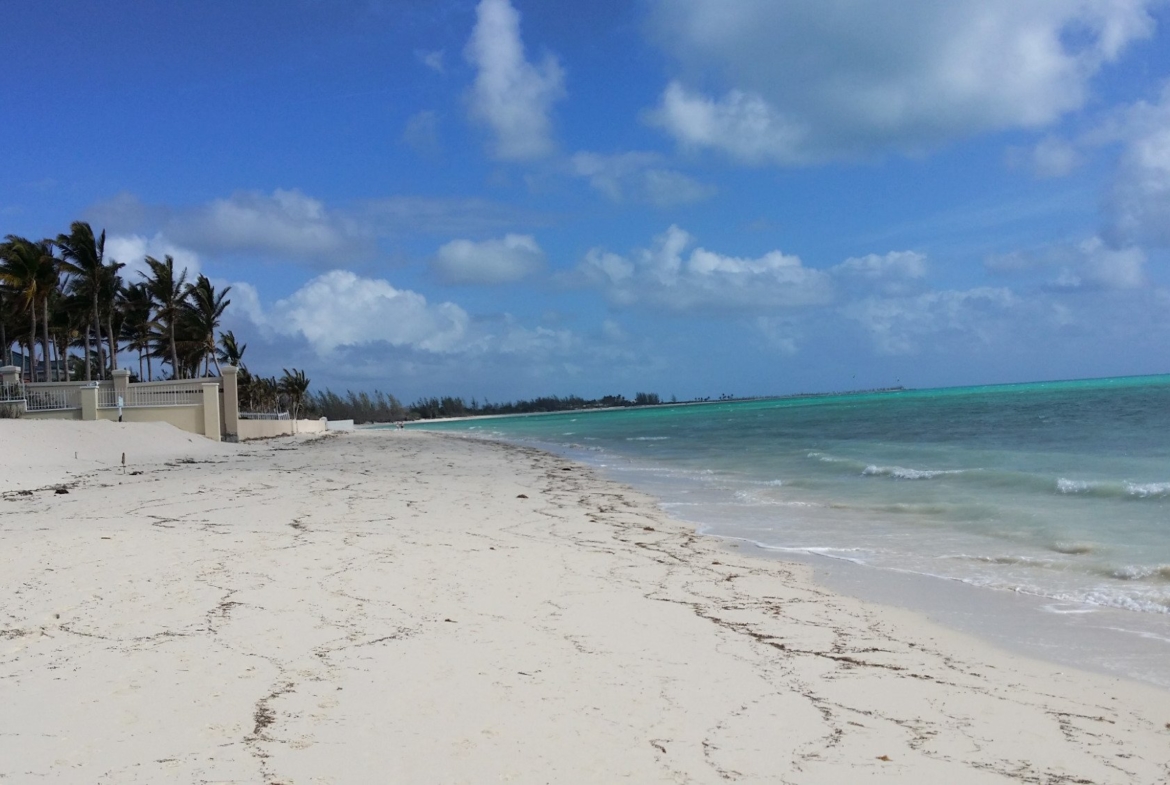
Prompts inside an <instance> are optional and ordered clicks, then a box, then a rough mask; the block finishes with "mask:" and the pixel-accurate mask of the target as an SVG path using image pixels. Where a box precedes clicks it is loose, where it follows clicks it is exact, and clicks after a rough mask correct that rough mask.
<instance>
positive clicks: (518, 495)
mask: <svg viewBox="0 0 1170 785" xmlns="http://www.w3.org/2000/svg"><path fill="white" fill-rule="evenodd" d="M516 498H517V499H527V498H528V494H526V493H518V494H516Z"/></svg>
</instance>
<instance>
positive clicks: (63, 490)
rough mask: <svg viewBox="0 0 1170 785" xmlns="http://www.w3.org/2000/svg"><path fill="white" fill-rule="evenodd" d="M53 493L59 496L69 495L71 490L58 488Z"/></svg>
mask: <svg viewBox="0 0 1170 785" xmlns="http://www.w3.org/2000/svg"><path fill="white" fill-rule="evenodd" d="M53 493H55V494H57V495H60V494H62V493H69V489H68V488H56V489H54V490H53Z"/></svg>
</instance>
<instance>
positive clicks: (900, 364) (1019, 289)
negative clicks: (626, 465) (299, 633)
mask: <svg viewBox="0 0 1170 785" xmlns="http://www.w3.org/2000/svg"><path fill="white" fill-rule="evenodd" d="M0 29H3V30H5V31H6V32H7V34H6V35H5V43H4V49H3V55H2V56H3V67H2V68H0V173H2V174H0V235H6V234H17V235H21V236H26V237H31V238H39V237H55V236H56V235H57V234H58V233H60V232H65V231H67V230H68V226H69V224H70V223H71V222H72V221H75V220H86V221H89V222H90V223H91V224H93V226H94V227H95V229H104V230H105V231H106V232H107V238H108V239H107V246H106V250H107V256H108V257H110V258H115V259H117V260H118V261H119V262H122V263H124V264H126V265H127V268H126V270H125V271H124V273H125V274H126V275H127V277H128V278H129V279H130V280H134V279H135V278H136V277H137V275H138V273H139V271H140V270H141V269H143V266H144V265H143V261H142V260H143V258H144V257H145V256H146V255H152V256H155V257H157V258H162V257H163V255H165V254H171V255H173V256H174V258H175V259H176V261H177V262H178V263H179V264H180V265H183V266H185V267H186V268H187V269H188V271H189V273H190V274H191V275H192V276H194V275H195V274H196V273H203V274H206V275H207V276H208V277H210V278H211V279H212V280H213V281H214V282H215V283H216V284H217V285H219V286H231V292H230V294H229V297H230V299H231V301H232V304H231V306H230V307H229V309H228V314H227V317H226V319H225V324H224V327H225V329H231V330H233V331H234V332H235V334H236V336H237V338H238V339H239V340H240V341H241V342H243V343H246V344H247V347H248V348H247V350H246V354H245V357H244V361H245V363H246V364H247V365H248V366H249V368H250V369H251V370H252V371H253V372H256V373H261V374H265V375H272V374H275V375H279V374H280V373H281V370H282V369H283V368H293V367H295V368H300V369H303V370H305V371H306V373H307V374H308V376H309V377H310V379H311V380H312V382H313V387H314V388H316V389H323V388H325V387H330V388H333V389H334V390H345V389H353V390H368V391H373V390H375V389H379V390H383V391H385V392H389V393H392V394H395V395H397V396H398V397H399V398H401V399H403V400H404V401H407V402H409V401H412V400H414V399H416V398H417V397H420V396H424V395H425V396H430V395H460V396H463V397H465V398H469V399H470V398H472V397H475V398H477V399H479V400H484V399H488V400H492V401H501V400H510V399H515V398H521V397H532V396H536V395H545V394H557V395H567V394H578V395H584V396H587V397H593V396H601V395H605V394H617V393H622V394H625V395H627V396H630V397H632V395H633V394H634V393H635V392H638V391H647V392H657V393H659V394H660V395H662V396H664V397H667V398H669V397H670V396H677V397H678V398H679V399H680V400H687V399H690V398H693V397H697V396H713V397H714V396H718V395H720V394H734V395H761V394H785V393H796V392H817V391H831V390H849V389H868V388H877V387H888V386H894V385H902V386H907V387H934V386H950V385H965V384H982V383H997V382H1014V381H1030V380H1038V379H1064V378H1084V377H1091V376H1116V375H1130V374H1148V373H1164V372H1167V371H1170V264H1168V262H1170V4H1168V3H1167V2H1165V1H1164V0H945V2H944V1H943V0H933V1H932V0H901V1H900V2H898V3H889V2H879V1H878V0H784V1H783V2H778V1H777V0H622V1H619V0H594V1H593V2H589V3H571V4H570V3H560V2H548V1H547V0H545V2H538V1H537V0H481V1H480V2H474V1H473V0H466V1H465V0H452V1H447V0H251V2H247V3H240V2H237V1H236V0H231V1H228V0H202V1H201V2H198V3H196V2H177V3H161V2H159V3H142V2H138V1H137V0H134V1H131V0H107V1H106V2H103V3H93V2H89V0H84V1H83V0H5V1H4V2H3V3H2V4H0Z"/></svg>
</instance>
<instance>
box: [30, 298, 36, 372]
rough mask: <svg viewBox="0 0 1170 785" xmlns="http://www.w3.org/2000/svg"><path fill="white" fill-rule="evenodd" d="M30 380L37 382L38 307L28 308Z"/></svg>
mask: <svg viewBox="0 0 1170 785" xmlns="http://www.w3.org/2000/svg"><path fill="white" fill-rule="evenodd" d="M28 324H29V328H28V380H29V381H30V382H35V381H36V380H37V307H36V305H29V307H28Z"/></svg>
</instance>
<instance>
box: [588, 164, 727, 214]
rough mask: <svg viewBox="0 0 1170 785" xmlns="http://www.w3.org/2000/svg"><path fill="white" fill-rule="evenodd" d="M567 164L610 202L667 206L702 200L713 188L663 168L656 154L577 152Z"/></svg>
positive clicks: (713, 190)
mask: <svg viewBox="0 0 1170 785" xmlns="http://www.w3.org/2000/svg"><path fill="white" fill-rule="evenodd" d="M569 164H570V167H571V168H572V172H573V174H575V175H576V176H578V177H583V178H585V179H586V180H588V181H589V184H590V185H591V186H593V188H595V189H597V190H598V191H600V192H601V193H603V194H605V196H607V197H608V198H609V199H611V200H612V201H614V202H623V201H626V200H627V199H628V200H630V201H635V202H646V203H648V204H652V205H654V206H656V207H670V206H673V205H678V204H690V203H693V202H698V201H702V200H703V199H706V198H708V197H710V196H712V195H713V194H714V193H715V189H714V188H713V187H711V186H708V185H704V184H703V183H700V182H698V181H697V180H695V179H694V178H692V177H689V176H687V175H685V174H683V173H682V172H679V171H677V170H675V169H671V168H669V167H667V166H665V165H664V164H663V159H662V156H660V155H658V154H657V153H648V152H637V151H633V152H626V153H617V154H614V155H602V154H600V153H590V152H579V153H576V154H575V155H574V156H573V157H572V158H571V159H570V161H569Z"/></svg>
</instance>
